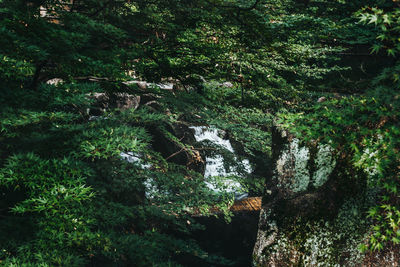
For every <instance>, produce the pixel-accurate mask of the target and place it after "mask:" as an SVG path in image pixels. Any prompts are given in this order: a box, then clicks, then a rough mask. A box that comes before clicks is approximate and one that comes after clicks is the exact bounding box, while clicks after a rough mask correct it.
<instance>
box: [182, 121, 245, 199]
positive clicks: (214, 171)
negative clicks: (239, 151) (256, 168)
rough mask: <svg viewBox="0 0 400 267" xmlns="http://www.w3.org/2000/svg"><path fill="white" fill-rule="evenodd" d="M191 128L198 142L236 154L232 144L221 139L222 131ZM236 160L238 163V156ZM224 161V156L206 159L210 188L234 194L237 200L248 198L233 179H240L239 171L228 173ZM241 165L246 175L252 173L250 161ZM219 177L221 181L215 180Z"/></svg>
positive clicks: (198, 127)
mask: <svg viewBox="0 0 400 267" xmlns="http://www.w3.org/2000/svg"><path fill="white" fill-rule="evenodd" d="M189 128H190V129H193V130H194V137H195V139H196V141H197V142H202V141H206V140H207V141H210V142H212V143H213V144H215V145H218V146H220V147H222V148H224V149H226V150H228V151H229V152H231V153H233V154H235V151H234V149H233V147H232V144H231V142H230V141H229V140H228V139H223V138H222V137H221V133H220V132H221V131H220V130H218V129H216V128H214V127H207V126H191V127H189ZM235 159H236V160H237V161H238V159H237V157H236V156H235ZM224 161H225V159H224V157H223V156H222V155H214V156H207V157H206V166H205V172H204V177H205V178H206V184H207V186H208V188H210V189H211V190H213V191H214V192H216V193H223V192H225V193H234V194H235V199H236V200H241V199H244V198H247V196H248V192H246V190H245V188H244V187H243V186H242V185H241V184H240V183H239V182H238V181H237V180H235V179H233V178H232V177H235V176H236V177H240V174H239V173H238V172H237V171H227V170H226V169H225V167H224ZM240 163H241V165H242V166H243V168H244V170H245V172H246V173H248V174H249V173H251V172H252V168H251V165H250V162H249V160H247V159H245V160H242V161H241V162H240ZM217 177H218V178H221V179H219V180H218V179H217V180H216V179H214V178H217Z"/></svg>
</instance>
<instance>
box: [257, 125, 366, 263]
mask: <svg viewBox="0 0 400 267" xmlns="http://www.w3.org/2000/svg"><path fill="white" fill-rule="evenodd" d="M272 142H273V146H272V152H273V162H274V171H273V177H272V178H271V179H269V181H267V186H268V188H267V195H265V196H264V197H263V205H262V208H261V212H260V219H259V229H258V235H257V241H256V244H255V247H254V251H253V264H254V265H255V266H359V264H361V263H362V261H363V258H362V255H361V253H360V252H359V251H358V244H360V243H361V242H362V241H363V240H364V239H365V236H366V235H365V234H366V228H367V226H368V222H367V221H366V220H365V213H364V212H365V207H366V206H368V202H371V201H373V194H372V193H371V192H369V193H363V192H364V191H365V190H364V189H365V187H363V185H362V184H361V183H360V182H357V180H355V181H352V182H350V183H349V180H350V179H349V177H351V176H352V175H354V174H353V173H352V174H350V173H349V172H348V171H347V170H348V169H349V168H348V167H349V165H348V162H347V160H346V158H345V156H343V155H342V154H340V153H337V152H335V151H334V150H333V149H332V148H331V147H330V146H328V145H324V144H318V143H317V142H314V143H311V144H310V143H308V144H305V143H302V141H301V140H300V139H299V138H296V137H295V136H293V135H291V134H289V133H288V132H287V131H285V130H282V129H280V128H279V127H275V128H274V130H273V135H272ZM350 169H351V168H350ZM360 180H362V179H359V180H358V181H360ZM363 188H364V189H363ZM363 190H364V191H363ZM365 192H366V191H365ZM355 196H362V197H361V199H360V198H356V197H355Z"/></svg>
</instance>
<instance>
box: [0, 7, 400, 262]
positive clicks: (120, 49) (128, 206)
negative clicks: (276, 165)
mask: <svg viewBox="0 0 400 267" xmlns="http://www.w3.org/2000/svg"><path fill="white" fill-rule="evenodd" d="M399 29H400V5H399V3H398V1H395V0H393V1H384V0H381V1H380V0H375V1H373V0H371V1H365V0H363V1H361V0H360V1H358V0H356V1H355V0H352V1H350V0H349V1H347V0H335V1H329V0H311V1H306V0H303V1H300V0H269V1H266V0H254V1H242V0H225V1H221V0H197V1H185V0H154V1H142V0H137V1H117V0H96V1H95V0H85V1H79V0H72V1H66V0H65V1H60V0H30V1H28V0H0V32H1V37H2V38H1V39H0V58H1V61H0V89H1V90H0V196H1V197H0V264H3V265H5V266H54V265H62V266H84V265H90V264H91V265H94V266H110V265H116V266H124V265H126V266H132V265H138V266H176V265H179V264H181V265H185V264H187V263H188V262H190V261H191V260H193V259H195V258H200V259H202V261H203V262H204V263H210V264H211V262H214V263H218V262H220V263H224V262H225V260H224V259H222V258H220V257H216V256H215V255H209V254H208V253H207V251H205V250H204V248H201V247H200V246H199V245H198V244H196V241H195V240H194V239H193V236H192V234H191V233H192V231H193V230H196V229H199V228H201V227H202V226H201V225H199V224H198V223H196V221H195V220H194V219H193V216H191V215H193V213H196V214H200V213H201V214H204V215H209V214H210V212H211V210H215V209H216V208H217V209H219V210H220V211H222V212H223V213H224V214H225V215H226V217H227V220H228V221H229V216H230V215H231V214H230V212H229V206H230V205H231V204H232V202H233V199H232V196H230V195H228V194H227V195H222V196H221V195H215V194H214V193H213V192H212V191H211V190H209V188H207V186H206V185H205V183H204V179H203V178H202V175H201V174H200V173H199V172H198V170H197V169H196V167H193V166H195V165H196V164H200V163H201V159H199V154H198V153H199V151H201V150H200V149H199V148H198V147H194V146H193V145H190V144H189V143H187V142H185V140H182V139H180V138H179V137H177V134H176V133H177V131H176V127H177V125H190V124H196V123H200V124H210V125H216V126H217V127H219V128H221V129H224V130H226V131H227V132H228V134H229V136H230V138H231V139H232V140H234V141H235V142H236V143H237V144H238V146H241V148H243V149H241V151H242V152H241V156H246V157H247V158H249V159H250V160H251V162H252V163H253V165H254V167H255V172H254V175H253V176H252V178H251V179H250V178H249V179H245V180H244V181H243V183H244V184H245V185H246V186H247V187H248V188H249V189H250V192H252V193H253V194H254V195H261V194H262V191H263V190H264V184H265V179H267V178H268V177H269V175H270V173H269V170H268V168H269V167H270V162H269V159H270V156H271V155H270V154H271V140H270V129H271V126H272V124H273V122H274V121H279V122H280V124H281V125H284V126H287V127H288V128H289V129H290V130H291V131H293V132H296V133H298V134H301V135H302V136H304V138H306V139H314V140H320V141H321V142H329V143H330V144H331V145H332V146H334V147H336V148H339V149H340V150H341V151H345V152H346V156H347V157H348V158H349V160H350V161H351V163H352V165H353V166H352V167H353V168H355V169H357V170H359V171H362V172H364V173H366V174H367V175H365V176H362V177H363V178H362V179H367V182H368V185H369V186H371V187H374V188H377V189H378V191H379V195H380V201H379V203H377V204H376V206H373V207H371V209H370V211H369V213H368V214H365V216H369V217H370V218H371V220H372V221H373V223H374V226H373V228H372V232H371V235H370V238H369V241H368V242H367V243H366V245H364V247H363V249H370V250H376V249H382V248H383V247H384V246H385V245H387V244H398V243H400V230H399V225H400V203H399V194H400V193H399V190H400V188H399V187H400V184H399V177H400V156H399V155H400V153H399V152H400V151H399V149H400V127H399V125H400V122H399V115H400V114H399V112H400V91H399V88H400V77H399V70H400V65H399V64H400V63H399V61H398V58H399V54H400V41H399V40H400V38H399V37H400V36H399V34H400V32H399V31H400V30H399ZM55 78H56V80H54V79H55ZM49 80H50V81H53V82H48V81H49ZM132 80H141V81H147V82H153V83H163V82H172V83H174V85H175V87H174V90H164V89H162V88H160V87H159V86H153V87H152V86H148V87H147V88H146V89H143V88H142V87H141V86H138V84H137V83H129V81H132ZM55 81H58V82H55ZM226 81H228V82H230V83H231V84H229V85H224V82H226ZM94 93H105V95H106V96H108V97H109V99H113V98H115V97H118V95H121V94H129V95H136V96H141V99H142V100H143V99H148V100H149V102H148V105H142V104H141V105H140V106H139V108H138V109H134V108H131V109H126V110H121V109H118V108H116V107H112V106H110V107H109V108H107V109H106V110H105V111H104V113H102V114H101V117H100V118H98V117H97V119H96V118H95V119H93V117H92V116H91V115H93V114H89V113H88V110H92V109H94V106H95V105H96V100H95V99H94V98H93V97H91V96H93V95H94ZM318 99H319V100H320V101H317V100H318ZM150 102H151V103H150ZM160 140H161V141H160ZM163 143H169V144H173V148H174V149H175V151H171V150H163V149H161V148H160V144H163ZM214 149H216V148H214ZM121 152H133V153H135V155H140V161H138V162H135V163H129V162H127V161H124V160H122V159H121V156H120V155H121ZM174 152H178V154H176V155H178V156H179V157H176V156H175V154H174ZM202 153H203V152H202ZM204 153H206V152H204ZM182 155H184V157H183V159H182V157H180V156H182ZM233 163H234V162H233ZM239 169H240V168H239ZM149 178H151V180H149ZM149 181H150V182H149ZM148 183H151V185H150V187H151V188H157V190H156V191H157V193H156V194H155V195H153V196H151V197H150V196H148V195H146V194H145V192H146V190H148V188H149V185H148ZM225 263H226V262H225Z"/></svg>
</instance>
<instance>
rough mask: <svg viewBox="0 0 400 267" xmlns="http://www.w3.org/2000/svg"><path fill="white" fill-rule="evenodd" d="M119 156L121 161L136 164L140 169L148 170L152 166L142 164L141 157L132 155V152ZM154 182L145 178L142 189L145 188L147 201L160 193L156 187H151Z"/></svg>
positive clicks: (122, 153)
mask: <svg viewBox="0 0 400 267" xmlns="http://www.w3.org/2000/svg"><path fill="white" fill-rule="evenodd" d="M120 156H121V158H122V159H124V160H126V161H127V162H129V163H136V164H139V166H140V167H141V168H142V169H150V168H151V167H152V166H151V164H149V163H145V162H143V160H142V158H141V156H140V155H139V154H137V153H133V152H127V153H125V152H121V153H120ZM153 183H154V180H153V179H152V178H147V179H146V180H145V181H144V183H143V184H144V187H145V193H144V194H145V196H146V198H148V199H152V198H154V196H156V195H157V194H159V193H160V191H159V190H158V188H157V186H155V185H153Z"/></svg>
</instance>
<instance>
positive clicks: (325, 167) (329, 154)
mask: <svg viewBox="0 0 400 267" xmlns="http://www.w3.org/2000/svg"><path fill="white" fill-rule="evenodd" d="M314 162H315V166H316V169H315V172H314V174H313V179H312V180H313V185H314V187H315V188H318V187H321V186H322V185H324V184H325V183H326V182H327V181H328V179H329V176H330V174H331V173H332V171H333V170H334V168H335V166H336V160H335V158H334V156H333V149H332V147H330V146H329V145H324V144H321V145H319V146H318V152H317V155H316V157H315V160H314Z"/></svg>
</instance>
